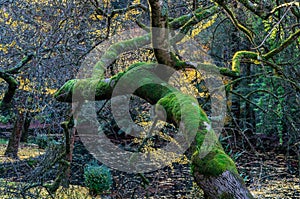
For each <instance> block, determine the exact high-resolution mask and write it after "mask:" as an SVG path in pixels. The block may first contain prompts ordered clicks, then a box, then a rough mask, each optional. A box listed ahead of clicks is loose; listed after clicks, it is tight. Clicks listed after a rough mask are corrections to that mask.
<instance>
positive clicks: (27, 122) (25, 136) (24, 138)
mask: <svg viewBox="0 0 300 199" xmlns="http://www.w3.org/2000/svg"><path fill="white" fill-rule="evenodd" d="M31 119H32V117H31V116H30V113H29V112H26V114H25V120H24V126H23V131H22V136H21V142H27V141H28V136H29V127H30V122H31Z"/></svg>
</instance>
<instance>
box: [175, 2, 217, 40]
mask: <svg viewBox="0 0 300 199" xmlns="http://www.w3.org/2000/svg"><path fill="white" fill-rule="evenodd" d="M217 11H218V7H217V6H212V7H210V8H207V9H204V10H201V11H198V12H196V13H195V14H194V16H193V17H192V18H191V19H190V20H188V21H187V22H186V23H185V24H184V25H183V26H182V28H181V29H180V31H179V33H178V34H177V35H176V36H175V37H174V38H173V39H172V40H173V41H172V42H179V41H180V40H182V39H183V37H184V36H185V35H186V34H187V33H188V32H189V30H190V29H191V28H192V27H193V26H194V25H196V24H197V23H199V22H200V21H202V20H204V19H207V18H208V17H210V16H212V15H214V14H216V13H217Z"/></svg>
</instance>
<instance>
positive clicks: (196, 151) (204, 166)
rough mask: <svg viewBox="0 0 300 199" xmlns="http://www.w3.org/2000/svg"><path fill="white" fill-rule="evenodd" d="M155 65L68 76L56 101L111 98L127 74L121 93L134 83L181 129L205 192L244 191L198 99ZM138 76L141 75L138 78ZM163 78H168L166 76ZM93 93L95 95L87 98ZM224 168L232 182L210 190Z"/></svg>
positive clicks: (194, 172)
mask: <svg viewBox="0 0 300 199" xmlns="http://www.w3.org/2000/svg"><path fill="white" fill-rule="evenodd" d="M155 66H156V67H160V66H159V65H155V64H135V65H134V66H131V67H130V69H129V70H128V71H126V72H125V73H122V74H118V75H116V76H114V77H112V78H111V79H110V80H108V79H106V81H102V80H98V81H95V80H88V79H84V80H71V81H70V82H67V83H66V84H65V85H64V86H63V87H62V88H60V89H59V91H57V93H56V94H55V96H56V97H57V100H59V101H72V98H71V99H70V98H69V96H70V97H72V95H74V96H76V99H75V98H74V99H73V100H80V101H81V100H94V99H96V100H97V99H98V100H104V99H110V98H111V93H112V90H113V89H114V86H115V85H116V83H117V82H118V80H119V79H120V78H121V77H122V76H123V75H124V74H126V76H125V77H123V78H126V80H124V79H122V81H126V82H125V83H123V84H124V88H123V87H122V88H121V90H122V92H123V91H124V93H126V89H127V88H133V87H137V88H138V89H136V90H135V92H134V94H135V95H137V96H139V97H141V98H143V99H145V100H147V101H148V102H149V103H151V104H157V105H156V111H155V112H156V115H157V116H158V117H160V115H162V116H163V117H166V119H167V121H168V122H169V123H172V124H174V125H175V126H176V127H178V128H180V129H181V131H182V134H183V139H186V140H184V141H183V143H185V144H186V145H185V144H182V145H181V148H184V147H186V146H191V151H192V152H193V155H192V172H193V174H194V176H195V179H200V176H206V179H207V180H206V181H204V182H203V184H201V182H200V181H196V182H197V183H198V184H199V186H200V187H202V188H203V190H204V192H208V193H206V195H208V196H212V195H213V194H216V195H214V197H211V198H218V197H219V196H221V195H222V196H229V195H230V196H231V195H234V194H236V193H244V192H246V188H245V185H244V184H243V182H242V180H241V179H240V178H239V176H238V172H237V170H236V167H235V164H234V162H233V161H232V160H231V158H230V157H229V156H228V155H226V153H225V152H224V150H223V148H222V146H221V145H220V143H219V142H218V139H217V137H216V135H215V132H214V130H213V129H212V128H211V125H210V121H209V120H208V118H207V115H206V113H205V112H204V111H203V110H202V109H201V107H200V106H199V105H198V102H197V100H196V99H194V98H193V97H191V96H189V95H186V94H183V93H181V92H180V91H178V90H177V89H174V88H173V87H171V86H169V85H168V84H167V83H166V82H165V81H163V80H162V79H160V78H159V77H157V76H156V75H155V74H154V73H152V72H151V71H155V69H153V68H155ZM148 69H149V70H148ZM150 69H152V70H150ZM137 77H139V78H141V79H140V80H139V81H137ZM165 78H166V79H168V78H167V77H165ZM153 82H155V83H153ZM123 84H122V85H123ZM92 85H94V86H92ZM162 85H164V86H162ZM74 92H76V93H74ZM89 92H90V93H89ZM124 93H123V94H124ZM92 94H95V95H96V96H94V97H92V98H90V97H91V96H92ZM120 95H122V93H120ZM175 107H176V108H175ZM190 144H191V145H190ZM227 171H230V172H231V173H234V174H236V175H235V176H236V180H235V181H233V180H232V179H233V178H231V179H230V178H228V182H230V183H231V184H227V183H225V184H224V188H222V189H221V190H220V191H219V192H221V195H220V194H219V192H216V191H214V192H210V191H209V189H208V188H209V187H210V185H211V184H209V182H211V183H213V184H215V186H217V187H211V189H216V190H219V189H220V187H219V186H220V185H218V182H219V181H220V179H224V182H226V179H225V177H224V176H230V175H223V173H225V174H227V173H226V172H227ZM222 176H223V177H222ZM231 181H232V182H231ZM224 182H222V183H221V184H223V183H224ZM207 183H208V184H207ZM234 183H236V184H234ZM206 184H207V185H206ZM234 185H236V189H237V190H236V192H232V189H233V188H232V186H234ZM241 188H243V190H239V189H241ZM247 194H248V195H249V198H251V194H250V192H247ZM234 196H235V195H234ZM238 197H239V195H237V198H238Z"/></svg>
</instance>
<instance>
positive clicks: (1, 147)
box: [0, 140, 300, 199]
mask: <svg viewBox="0 0 300 199" xmlns="http://www.w3.org/2000/svg"><path fill="white" fill-rule="evenodd" d="M5 148H6V143H5V142H3V140H2V141H1V142H0V170H1V166H3V165H4V163H8V162H9V163H13V162H14V161H15V160H12V159H9V158H6V157H5V156H4V151H5ZM43 152H44V150H42V149H39V148H38V147H37V146H36V145H28V144H22V145H21V147H20V151H19V157H20V160H19V161H24V160H29V159H30V158H32V157H36V156H39V155H42V154H43ZM262 154H263V155H258V156H256V155H254V154H252V153H246V152H245V153H243V154H242V155H240V156H238V157H235V159H236V163H237V166H238V170H239V172H240V173H241V176H242V177H243V178H244V180H245V182H246V184H247V186H248V188H249V189H250V190H251V192H252V193H253V195H254V196H255V197H256V198H262V199H263V198H270V199H271V198H274V199H276V198H278V199H279V198H280V199H285V198H286V199H289V198H291V199H293V198H300V181H299V177H300V173H299V169H298V164H299V161H298V159H297V157H296V156H289V155H287V154H280V152H264V153H262ZM92 159H93V157H92V156H91V155H90V154H88V153H87V151H85V149H84V148H83V146H82V144H81V143H80V142H76V143H75V149H74V162H73V163H72V177H71V183H72V184H74V185H77V186H78V187H82V186H83V168H84V165H85V163H86V162H85V161H91V160H92ZM27 163H28V162H27ZM6 165H7V164H6ZM30 169H32V167H30V166H29V167H24V166H23V167H22V168H18V167H14V171H13V170H3V168H2V171H1V172H0V173H1V174H0V180H8V181H9V180H11V179H12V178H11V177H12V176H15V177H16V176H18V177H22V176H23V175H25V174H26V173H28V172H30ZM4 171H5V172H4ZM13 172H17V173H15V175H14V174H12V173H13ZM111 172H112V175H113V179H114V183H113V188H112V190H111V192H110V194H108V195H106V196H102V197H101V198H181V199H192V198H203V196H202V192H201V190H199V188H198V187H197V186H196V185H195V184H194V183H193V178H192V176H191V174H190V170H189V165H188V164H185V165H182V164H174V165H173V167H172V168H171V167H166V168H164V169H161V170H158V171H155V172H151V173H147V174H145V177H146V178H147V179H149V181H150V184H149V185H147V186H145V187H143V186H142V183H141V182H142V181H141V178H140V176H137V175H133V174H126V173H123V172H119V171H116V170H111ZM14 179H16V178H14ZM2 188H3V187H2ZM75 190H77V192H78V191H80V192H82V193H83V194H88V191H87V190H86V189H83V188H80V189H78V188H76V189H75ZM0 198H2V197H0ZM60 198H63V197H60ZM74 198H75V197H74ZM76 198H77V197H76ZM78 198H82V197H78Z"/></svg>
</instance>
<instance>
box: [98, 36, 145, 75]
mask: <svg viewBox="0 0 300 199" xmlns="http://www.w3.org/2000/svg"><path fill="white" fill-rule="evenodd" d="M150 42H151V34H146V35H143V36H140V37H136V38H133V39H129V40H125V41H120V42H118V43H115V44H113V45H111V46H110V47H109V48H108V49H107V50H106V51H105V53H104V54H103V55H102V56H101V58H100V60H99V61H98V62H97V63H96V64H95V66H94V70H93V78H97V79H101V78H102V77H103V74H104V71H105V70H106V68H107V67H108V66H109V65H110V64H112V63H113V62H114V61H115V60H116V59H117V57H118V56H119V55H120V54H121V53H124V52H127V51H130V50H135V49H139V48H141V47H143V46H145V45H148V44H150Z"/></svg>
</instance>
